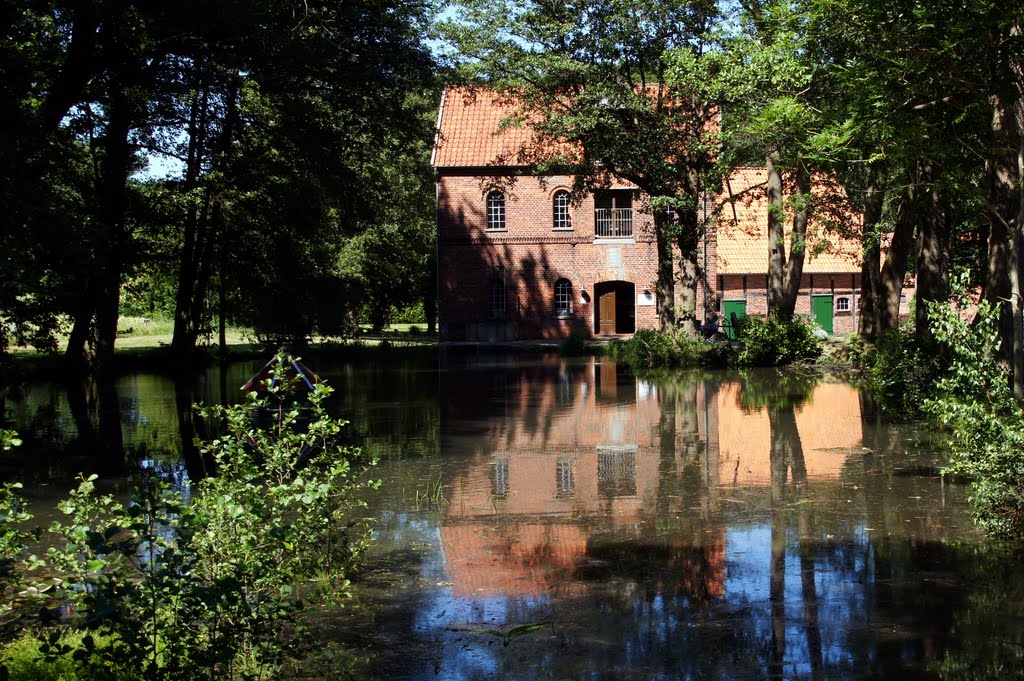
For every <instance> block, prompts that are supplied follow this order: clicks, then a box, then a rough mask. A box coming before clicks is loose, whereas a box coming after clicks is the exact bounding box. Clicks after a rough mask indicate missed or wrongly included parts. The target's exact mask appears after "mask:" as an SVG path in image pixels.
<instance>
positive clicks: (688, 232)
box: [676, 167, 707, 336]
mask: <svg viewBox="0 0 1024 681" xmlns="http://www.w3.org/2000/svg"><path fill="white" fill-rule="evenodd" d="M700 186H701V185H700V173H699V172H698V171H697V168H695V167H690V168H688V169H687V172H686V184H685V187H684V193H685V198H686V201H685V203H684V204H683V205H682V206H680V207H679V208H677V209H676V213H677V215H678V217H679V224H678V225H677V227H678V233H677V236H676V246H677V247H678V248H679V256H680V264H679V310H678V311H677V313H676V314H677V320H676V321H677V324H679V327H680V328H681V329H682V330H683V331H685V332H686V333H688V334H689V335H691V336H696V335H697V284H698V283H700V281H701V279H702V278H704V276H706V274H707V273H706V272H704V270H703V268H702V267H701V264H700V240H701V237H702V236H703V234H704V230H705V229H706V226H705V225H704V224H702V223H701V221H700V215H699V214H698V212H697V206H698V205H700ZM701 310H702V312H703V311H704V310H703V306H701Z"/></svg>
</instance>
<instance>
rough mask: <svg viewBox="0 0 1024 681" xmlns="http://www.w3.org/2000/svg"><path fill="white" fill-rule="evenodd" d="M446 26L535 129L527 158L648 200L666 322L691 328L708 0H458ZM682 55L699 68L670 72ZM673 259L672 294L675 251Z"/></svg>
mask: <svg viewBox="0 0 1024 681" xmlns="http://www.w3.org/2000/svg"><path fill="white" fill-rule="evenodd" d="M458 9H459V11H458V13H457V14H456V16H457V17H458V18H457V19H453V20H450V21H448V22H446V23H445V24H444V25H443V30H444V35H445V36H446V37H447V39H448V40H449V41H451V43H452V44H453V45H454V46H455V47H456V48H457V49H458V51H459V55H460V56H461V58H462V64H461V66H462V75H463V76H464V77H465V78H466V79H467V80H468V81H469V82H471V83H475V84H479V85H483V86H485V87H488V88H492V89H494V90H497V91H499V92H502V93H505V94H507V95H508V96H509V97H510V98H511V99H512V100H513V101H514V102H515V103H516V104H517V105H518V107H519V111H518V114H517V116H516V119H517V120H516V121H514V122H512V123H514V124H518V125H525V126H528V127H530V128H531V130H532V131H533V132H534V133H535V135H534V138H535V145H534V147H533V148H531V149H529V150H525V154H524V158H526V159H527V160H529V161H530V162H531V164H532V166H533V167H534V168H535V169H536V170H538V171H540V172H544V171H547V170H552V169H558V170H559V171H560V172H563V173H565V174H570V175H572V176H573V177H574V178H575V179H574V182H575V190H576V192H577V193H578V194H582V193H584V192H590V191H593V190H594V189H599V188H602V187H605V186H607V185H608V183H609V182H610V181H611V178H614V177H617V178H621V179H623V180H626V181H628V182H631V183H633V184H634V185H635V186H636V187H637V188H639V189H640V191H642V192H643V193H644V194H646V195H647V196H648V197H650V209H651V212H652V213H653V217H654V237H655V241H656V244H657V253H658V281H657V286H656V293H657V304H658V315H659V319H660V322H661V325H662V327H663V328H665V327H668V326H671V325H673V324H675V323H677V322H678V323H679V324H681V325H682V326H684V327H687V328H689V329H690V330H691V331H692V330H693V328H694V319H695V317H696V304H697V295H696V291H697V282H698V280H699V278H700V275H701V272H700V266H699V263H698V258H697V252H698V246H699V244H700V238H701V235H702V233H703V230H704V224H703V223H702V221H701V215H700V210H699V206H700V195H701V191H702V174H704V173H705V172H706V171H707V170H709V168H710V166H711V163H712V160H713V153H714V150H715V147H716V144H715V142H714V140H715V139H716V135H715V132H716V127H717V126H716V125H715V119H716V115H717V108H716V102H715V101H714V99H713V97H711V96H708V94H707V93H706V92H705V91H703V89H702V88H703V86H704V85H705V84H706V83H707V82H708V81H705V80H702V79H699V78H697V77H695V76H696V75H697V73H696V72H695V71H696V69H698V68H703V67H705V66H706V65H705V62H704V58H705V57H707V59H708V62H713V61H715V60H716V59H717V58H718V57H720V56H721V55H712V54H711V53H709V52H708V47H709V30H710V29H711V28H712V26H713V25H714V23H715V22H716V20H717V19H718V17H719V13H718V5H717V3H715V2H712V1H710V0H689V1H687V2H668V1H665V0H641V1H638V2H630V3H618V2H608V1H606V0H580V1H570V2H563V3H549V2H543V1H539V0H536V1H531V2H526V3H519V2H511V1H509V0H463V1H461V2H459V3H458ZM680 64H685V65H686V66H688V67H694V72H691V73H690V74H689V75H688V76H687V77H685V78H675V79H674V78H672V77H671V73H670V72H673V71H674V72H676V73H678V72H680V69H679V68H678V67H679V66H680ZM674 251H675V253H678V257H679V274H678V284H679V287H678V288H679V291H678V293H679V296H680V301H681V305H680V308H679V309H678V310H677V309H676V304H675V300H676V293H677V286H676V284H677V280H676V274H675V265H676V262H675V258H676V255H675V253H674Z"/></svg>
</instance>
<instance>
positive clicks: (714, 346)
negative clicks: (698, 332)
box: [612, 329, 730, 369]
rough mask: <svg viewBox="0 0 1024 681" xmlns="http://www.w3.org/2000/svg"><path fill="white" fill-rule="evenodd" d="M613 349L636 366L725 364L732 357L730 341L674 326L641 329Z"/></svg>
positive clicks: (660, 366)
mask: <svg viewBox="0 0 1024 681" xmlns="http://www.w3.org/2000/svg"><path fill="white" fill-rule="evenodd" d="M612 347H613V348H615V349H614V350H613V351H612V352H613V354H614V355H615V356H616V357H617V358H618V359H621V360H623V361H625V362H628V363H629V364H630V365H632V366H633V367H635V368H646V369H654V368H667V367H696V366H725V365H726V364H727V363H728V359H729V357H730V354H729V353H730V349H729V346H728V344H727V343H713V342H710V341H706V340H702V339H700V338H694V337H693V336H691V335H690V334H688V333H686V332H684V331H681V330H679V329H674V330H672V331H669V332H667V333H661V332H659V331H654V330H653V329H641V330H639V331H637V332H636V333H635V334H634V335H633V337H632V338H631V339H629V340H628V341H625V342H623V343H621V344H619V345H618V346H617V347H616V346H612Z"/></svg>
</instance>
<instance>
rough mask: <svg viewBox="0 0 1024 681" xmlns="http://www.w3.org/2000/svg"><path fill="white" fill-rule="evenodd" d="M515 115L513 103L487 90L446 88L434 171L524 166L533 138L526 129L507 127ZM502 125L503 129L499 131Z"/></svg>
mask: <svg viewBox="0 0 1024 681" xmlns="http://www.w3.org/2000/svg"><path fill="white" fill-rule="evenodd" d="M515 113H516V105H515V102H514V100H511V99H510V98H509V97H507V96H504V95H501V94H499V93H496V92H492V91H490V90H481V89H476V88H450V89H448V90H446V91H445V93H444V96H443V98H442V99H441V113H440V116H439V119H438V131H437V143H436V145H435V148H434V158H433V165H434V167H436V168H446V167H447V168H451V167H466V166H470V167H472V166H489V165H501V166H525V165H528V164H529V163H528V161H527V160H526V159H527V154H528V150H529V147H530V145H531V144H532V142H533V140H534V135H533V133H532V131H531V130H530V129H529V128H526V127H523V126H519V125H515V124H508V120H507V119H508V118H509V117H510V116H512V115H514V114H515ZM502 123H506V127H505V128H504V129H502V127H501V126H502Z"/></svg>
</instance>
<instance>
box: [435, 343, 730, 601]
mask: <svg viewBox="0 0 1024 681" xmlns="http://www.w3.org/2000/svg"><path fill="white" fill-rule="evenodd" d="M497 371H501V369H497ZM516 372H517V373H526V374H527V375H528V380H505V379H498V378H496V377H495V376H494V375H493V372H487V373H485V374H484V375H483V376H480V377H473V376H470V377H465V376H463V377H461V379H468V380H460V383H459V386H458V390H459V391H460V392H461V393H462V395H461V396H460V399H459V400H458V401H457V402H458V403H459V404H466V405H468V407H467V408H468V410H469V411H470V412H471V413H469V414H468V415H467V414H462V413H453V411H452V410H453V409H455V408H456V407H455V406H454V405H453V404H452V403H451V402H449V403H448V404H447V405H446V417H448V418H450V419H451V421H453V422H465V421H467V420H470V421H472V420H473V419H474V418H480V417H483V418H484V423H486V432H485V434H484V435H483V436H480V434H479V433H476V432H474V433H473V436H472V437H471V438H469V437H468V438H466V440H465V446H464V447H462V446H460V444H461V443H460V442H459V441H458V438H457V437H450V438H449V439H450V440H455V442H447V443H445V451H446V454H448V455H449V457H448V461H449V462H450V465H451V466H452V470H451V471H450V472H449V474H448V475H446V481H447V485H446V489H445V497H446V499H447V500H448V502H449V503H448V504H447V505H446V507H445V517H444V523H443V527H442V528H441V538H442V541H443V545H444V549H445V554H446V558H447V563H448V570H449V574H450V577H451V580H452V583H453V585H454V587H455V589H456V590H457V591H458V592H460V593H465V594H471V593H478V592H489V593H504V594H507V595H525V594H541V593H544V592H546V591H547V590H548V589H550V588H553V587H556V586H558V587H559V588H563V589H564V588H570V587H569V586H568V585H569V584H571V583H574V582H573V581H572V580H570V579H568V577H570V576H571V575H573V574H574V573H575V572H576V571H577V570H579V569H580V568H581V566H583V565H584V564H585V563H586V562H587V561H588V556H591V557H592V556H593V554H594V551H595V542H597V543H600V541H602V540H604V539H607V538H608V537H609V536H610V537H614V536H616V533H621V532H633V531H635V529H636V528H637V527H638V526H639V525H640V524H641V523H642V522H644V521H645V520H652V519H653V518H654V516H655V514H656V512H657V509H658V508H659V507H660V506H663V505H664V504H666V503H667V504H669V505H670V506H672V507H673V508H675V509H676V510H680V509H681V508H682V507H683V506H686V507H689V505H690V504H692V503H693V502H694V500H693V499H683V498H682V497H681V496H680V495H679V494H677V493H675V492H672V488H671V485H668V486H666V485H661V484H659V478H660V477H661V476H662V475H663V473H664V472H665V471H666V470H669V469H671V470H674V471H683V470H684V469H686V470H691V471H699V470H704V468H703V467H702V466H701V461H703V460H704V459H705V458H706V457H707V455H708V452H707V447H706V445H707V443H708V438H707V437H705V434H704V427H705V422H706V421H705V419H703V418H698V417H697V415H698V413H701V414H703V412H704V411H706V410H705V408H704V403H705V393H706V389H705V388H704V386H703V385H696V386H693V387H690V388H688V389H686V390H679V389H676V388H674V387H673V388H672V396H671V399H667V398H666V392H665V390H660V389H656V388H655V387H654V386H653V385H652V384H651V383H649V382H646V381H638V380H637V379H636V378H635V377H634V376H633V375H632V373H630V372H629V371H628V370H626V368H625V367H619V366H617V365H616V364H614V363H610V362H595V361H594V360H593V359H591V360H588V361H587V362H586V363H585V364H579V363H567V362H562V363H560V364H559V365H558V366H554V367H552V366H550V365H549V366H540V367H530V368H527V369H525V371H524V370H523V368H522V367H517V369H516ZM471 373H473V372H471ZM480 373H484V372H480ZM488 374H490V375H488ZM498 385H504V386H505V390H504V393H503V394H498V393H500V392H501V390H500V389H497V392H496V386H498ZM467 391H468V392H469V393H470V394H468V395H467ZM684 393H685V394H684ZM715 404H716V403H714V402H712V404H711V410H712V411H713V410H714V408H715ZM484 410H489V411H490V413H489V414H487V413H481V412H483V411H484ZM505 414H510V415H512V418H504V415H505ZM467 416H468V417H469V418H468V419H467ZM712 440H713V439H712ZM463 454H465V455H467V456H468V457H469V458H468V459H467V458H465V457H464V456H462V455H463ZM698 487H699V485H698ZM670 492H671V494H670ZM722 536H723V535H722V534H721V532H720V531H715V532H713V533H711V534H707V533H705V532H704V531H703V529H697V530H696V531H692V532H687V533H680V534H677V535H676V536H674V537H671V538H663V541H662V545H661V546H660V547H659V549H658V550H659V552H660V553H663V554H665V561H666V566H667V565H670V564H671V565H672V566H674V567H672V569H671V573H672V574H673V575H674V577H673V576H669V577H667V578H666V579H665V580H664V582H665V585H664V588H665V590H666V591H668V590H680V589H684V587H683V586H682V585H684V584H685V585H689V586H686V587H685V589H691V588H692V589H697V590H698V591H701V592H703V593H705V594H711V595H714V594H715V593H720V591H721V586H720V585H721V584H722V580H723V579H724V562H723V560H722V556H723V553H722V550H721V546H722V541H723V540H722ZM599 537H600V538H599Z"/></svg>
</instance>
